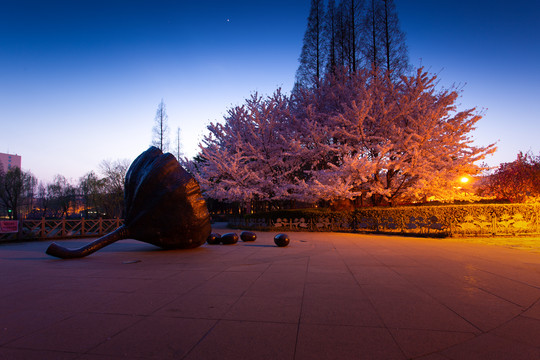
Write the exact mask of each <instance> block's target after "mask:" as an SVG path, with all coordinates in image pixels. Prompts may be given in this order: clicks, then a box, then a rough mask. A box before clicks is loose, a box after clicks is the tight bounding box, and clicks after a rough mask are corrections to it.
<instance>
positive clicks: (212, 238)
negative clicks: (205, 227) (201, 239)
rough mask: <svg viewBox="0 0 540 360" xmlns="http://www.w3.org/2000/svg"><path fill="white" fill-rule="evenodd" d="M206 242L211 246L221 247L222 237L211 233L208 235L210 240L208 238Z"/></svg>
mask: <svg viewBox="0 0 540 360" xmlns="http://www.w3.org/2000/svg"><path fill="white" fill-rule="evenodd" d="M206 242H207V243H208V244H209V245H219V243H221V235H220V234H218V233H211V234H210V235H208V238H206Z"/></svg>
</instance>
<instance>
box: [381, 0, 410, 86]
mask: <svg viewBox="0 0 540 360" xmlns="http://www.w3.org/2000/svg"><path fill="white" fill-rule="evenodd" d="M382 2H383V4H382V23H383V25H384V33H383V36H382V42H383V45H384V58H385V68H386V71H387V72H388V73H389V74H391V77H394V78H395V77H397V76H399V75H403V74H406V73H407V72H408V70H409V56H408V54H407V45H406V44H405V34H404V33H403V31H401V29H400V28H399V20H398V15H397V10H396V4H395V3H394V0H382Z"/></svg>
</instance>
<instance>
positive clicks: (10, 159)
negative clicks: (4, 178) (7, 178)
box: [0, 153, 21, 173]
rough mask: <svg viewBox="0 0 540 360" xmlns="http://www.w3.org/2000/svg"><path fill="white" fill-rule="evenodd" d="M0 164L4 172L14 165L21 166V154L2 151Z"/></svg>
mask: <svg viewBox="0 0 540 360" xmlns="http://www.w3.org/2000/svg"><path fill="white" fill-rule="evenodd" d="M0 165H1V166H2V169H3V170H4V172H5V173H6V172H8V170H9V169H11V168H13V167H18V168H19V169H20V168H21V157H20V156H19V155H13V154H5V153H0Z"/></svg>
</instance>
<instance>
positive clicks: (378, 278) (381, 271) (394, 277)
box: [350, 265, 407, 285]
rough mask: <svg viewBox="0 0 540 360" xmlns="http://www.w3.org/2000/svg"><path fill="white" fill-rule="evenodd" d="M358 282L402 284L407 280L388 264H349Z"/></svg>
mask: <svg viewBox="0 0 540 360" xmlns="http://www.w3.org/2000/svg"><path fill="white" fill-rule="evenodd" d="M350 270H351V272H352V273H353V275H354V277H355V278H356V281H358V283H359V284H387V285H390V284H397V285H400V284H404V283H407V281H406V280H405V279H404V278H403V277H402V276H401V275H399V274H398V273H397V272H395V271H394V270H393V269H392V268H390V267H388V266H357V265H355V266H351V267H350Z"/></svg>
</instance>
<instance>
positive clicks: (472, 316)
mask: <svg viewBox="0 0 540 360" xmlns="http://www.w3.org/2000/svg"><path fill="white" fill-rule="evenodd" d="M423 290H425V291H426V293H428V294H430V295H431V296H432V297H434V298H435V299H437V300H438V301H439V302H440V303H442V304H444V305H446V306H447V307H448V308H450V309H452V310H453V311H455V312H456V313H457V314H459V315H460V316H462V317H463V318H464V319H467V321H469V322H470V323H472V324H474V325H475V326H476V327H477V328H479V329H480V330H482V331H483V332H487V331H489V330H492V329H493V328H495V327H497V326H499V325H500V324H502V323H505V322H507V321H509V320H510V319H512V318H514V317H516V316H517V315H519V314H520V313H521V312H522V311H523V308H522V307H521V306H518V305H516V304H514V303H511V302H509V301H506V300H504V299H501V298H500V297H497V296H495V295H492V294H490V293H488V292H485V291H484V290H482V289H479V288H476V287H471V286H469V285H468V284H465V283H464V284H462V286H454V285H446V286H444V285H443V284H440V285H439V286H432V287H426V288H424V289H423Z"/></svg>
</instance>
